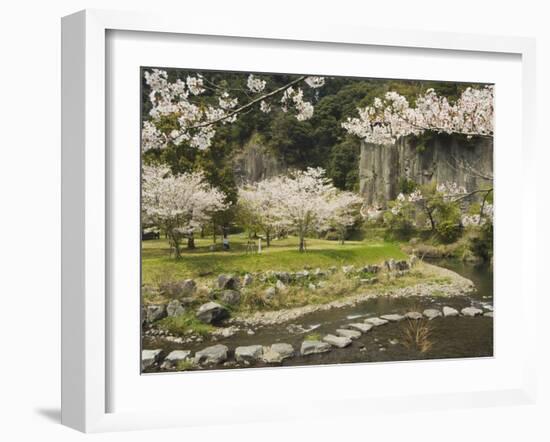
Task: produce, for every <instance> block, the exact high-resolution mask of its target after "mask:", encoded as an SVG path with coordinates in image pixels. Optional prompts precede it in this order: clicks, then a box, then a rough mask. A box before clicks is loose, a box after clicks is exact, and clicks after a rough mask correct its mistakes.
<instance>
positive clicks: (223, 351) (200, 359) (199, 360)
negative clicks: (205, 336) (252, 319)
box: [195, 344, 229, 364]
mask: <svg viewBox="0 0 550 442" xmlns="http://www.w3.org/2000/svg"><path fill="white" fill-rule="evenodd" d="M228 351H229V349H228V348H227V347H226V346H225V345H222V344H217V345H212V346H211V347H206V348H205V349H203V350H201V351H198V352H196V353H195V364H221V363H222V362H225V361H227V352H228Z"/></svg>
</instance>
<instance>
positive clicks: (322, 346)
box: [300, 341, 331, 356]
mask: <svg viewBox="0 0 550 442" xmlns="http://www.w3.org/2000/svg"><path fill="white" fill-rule="evenodd" d="M330 349H331V346H330V344H328V343H326V342H321V341H304V342H302V347H301V348H300V354H301V355H302V356H307V355H313V354H317V353H326V352H327V351H330Z"/></svg>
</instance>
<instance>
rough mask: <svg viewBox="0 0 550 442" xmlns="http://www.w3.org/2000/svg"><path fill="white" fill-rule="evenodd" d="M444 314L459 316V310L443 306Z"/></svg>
mask: <svg viewBox="0 0 550 442" xmlns="http://www.w3.org/2000/svg"><path fill="white" fill-rule="evenodd" d="M443 316H458V310H457V309H455V308H452V307H447V306H445V307H443Z"/></svg>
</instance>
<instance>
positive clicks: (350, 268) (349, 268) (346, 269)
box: [342, 266, 355, 275]
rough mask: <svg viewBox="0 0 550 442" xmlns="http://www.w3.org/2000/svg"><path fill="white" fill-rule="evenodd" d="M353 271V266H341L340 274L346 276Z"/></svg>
mask: <svg viewBox="0 0 550 442" xmlns="http://www.w3.org/2000/svg"><path fill="white" fill-rule="evenodd" d="M353 271H355V266H342V272H344V274H346V275H347V274H348V273H351V272H353Z"/></svg>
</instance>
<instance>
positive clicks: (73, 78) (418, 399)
mask: <svg viewBox="0 0 550 442" xmlns="http://www.w3.org/2000/svg"><path fill="white" fill-rule="evenodd" d="M109 31H140V32H154V33H162V34H179V35H206V36H218V37H238V38H248V39H272V40H274V41H285V42H287V43H289V42H290V43H292V42H293V41H295V42H304V41H305V42H324V43H337V44H341V45H368V46H377V47H380V48H395V47H398V48H403V50H407V49H414V48H423V49H429V50H441V51H469V52H475V53H477V54H480V55H481V56H482V55H483V53H497V54H514V55H516V56H519V57H521V74H522V91H521V92H522V108H523V109H522V119H521V130H522V136H521V151H520V155H521V160H522V164H523V166H522V167H523V172H524V176H525V179H524V181H523V183H522V190H521V198H522V207H523V210H522V212H521V215H520V217H521V222H522V226H521V239H522V242H521V244H522V246H521V252H520V253H521V256H520V258H519V259H520V262H521V292H522V296H521V305H522V306H523V307H525V306H527V305H530V304H535V302H536V294H537V291H536V286H535V276H534V272H535V269H534V268H530V267H529V266H528V265H527V262H526V259H525V257H526V256H528V255H535V252H534V251H533V248H534V247H535V244H536V238H535V229H534V228H533V226H534V223H535V213H534V207H535V201H536V200H535V193H534V192H527V191H526V190H524V189H527V188H534V187H535V186H530V185H529V180H534V176H533V175H534V174H531V175H529V171H530V170H533V169H532V168H533V167H534V165H533V163H534V155H535V139H534V133H535V131H534V128H533V126H534V121H535V118H534V108H535V43H534V40H532V39H526V38H517V37H491V36H478V35H464V34H451V33H427V32H417V31H403V30H396V31H391V32H390V31H388V30H376V29H369V28H349V27H346V26H343V25H341V26H338V25H331V26H317V25H305V26H301V27H300V28H299V29H281V28H279V27H278V26H276V25H269V24H265V23H262V25H261V27H260V26H259V25H255V24H254V23H245V22H239V21H238V20H237V21H236V20H232V21H231V22H217V21H212V20H206V19H201V18H200V16H198V17H196V18H195V19H194V20H193V21H192V22H188V23H185V24H184V25H182V24H181V22H180V20H179V19H178V18H177V17H170V16H169V15H168V14H167V15H162V16H155V15H151V14H144V13H122V12H112V11H99V10H91V11H90V10H86V11H81V12H78V13H76V14H73V15H70V16H67V17H65V18H63V21H62V55H63V59H62V122H63V128H62V423H63V424H65V425H67V426H70V427H72V428H75V429H78V430H80V431H85V432H99V431H111V430H123V429H139V428H157V427H168V426H186V425H207V424H208V422H209V418H211V416H210V417H209V416H206V415H204V414H201V412H200V408H197V413H196V414H192V415H191V414H189V413H185V412H184V411H182V410H178V409H174V410H172V411H171V412H168V413H167V412H166V410H163V411H162V412H155V411H153V410H151V411H149V412H148V411H134V412H109V411H108V410H109V406H108V394H109V391H110V389H111V388H112V387H113V386H112V385H110V381H109V376H108V375H107V372H108V366H109V358H110V357H111V356H112V355H110V354H109V344H108V339H107V332H108V330H107V328H108V326H109V316H110V312H109V303H108V299H107V292H106V288H107V285H108V269H107V266H108V256H107V255H108V253H107V249H108V247H107V244H108V242H109V241H110V240H111V238H110V237H109V230H108V229H107V227H106V226H107V219H108V216H109V212H108V207H109V194H108V191H109V188H108V185H107V179H108V176H107V173H106V171H107V168H108V164H107V162H108V155H107V152H106V146H107V144H106V143H107V141H106V140H107V134H106V119H107V118H108V117H109V115H107V106H106V101H107V100H106V94H107V93H108V88H107V84H106V75H105V72H106V63H107V60H106V56H107V50H106V35H107V32H109ZM497 250H498V249H497ZM497 253H499V252H497ZM500 253H503V252H500ZM497 256H498V255H497ZM535 327H536V322H535V321H531V322H530V323H529V324H525V326H524V327H523V329H522V333H523V336H525V337H528V336H531V337H532V336H534V333H535ZM524 342H525V346H526V347H527V348H526V352H525V353H524V354H523V355H522V356H518V357H524V358H525V360H522V361H521V362H522V364H524V367H525V372H524V375H523V376H522V382H521V385H519V386H518V385H516V384H511V385H510V386H505V388H502V389H492V390H487V391H483V390H480V389H478V390H475V391H464V392H462V393H454V394H450V393H444V392H443V393H441V394H436V393H430V394H426V395H416V396H409V397H406V396H396V395H388V396H382V397H378V398H377V400H376V403H374V402H373V401H369V400H365V401H360V400H357V398H348V397H344V396H342V397H340V398H338V397H329V398H327V399H326V400H325V401H324V402H326V401H332V402H333V403H336V402H337V403H338V405H339V407H338V408H339V410H340V411H339V412H340V413H341V414H360V415H364V414H368V413H370V412H372V411H374V410H377V411H380V410H385V411H389V412H392V411H393V412H395V411H399V410H403V409H407V408H408V407H411V406H414V407H415V408H416V409H418V408H423V409H432V408H433V409H436V408H439V409H441V408H455V407H458V408H460V407H468V406H471V405H472V404H474V405H476V406H484V405H498V404H502V403H532V401H533V400H534V397H535V391H536V383H535V366H536V360H535V356H534V354H535V353H534V348H532V347H533V346H534V344H529V343H528V342H535V340H534V339H531V340H525V341H524ZM413 365H414V363H409V366H411V367H412V366H413ZM336 369H337V367H336ZM275 371H276V370H271V373H274V372H275ZM207 375H209V374H208V373H205V374H201V376H207ZM225 376H227V375H225ZM238 376H240V377H241V378H242V377H243V376H246V371H245V373H239V374H238ZM233 400H234V401H237V402H238V399H236V398H235V397H233ZM240 406H241V408H242V409H243V410H246V409H247V407H248V410H249V411H250V412H249V413H248V414H246V413H243V414H242V415H243V416H244V417H243V418H242V419H241V421H251V422H252V421H261V420H266V419H270V420H272V419H285V418H287V417H297V416H298V417H322V416H323V415H324V413H326V411H323V407H315V406H314V407H312V408H310V409H307V410H305V409H302V408H299V407H293V406H292V404H289V406H288V408H287V409H281V408H280V407H275V406H274V407H267V406H266V407H265V408H264V409H262V410H258V409H255V407H254V405H248V406H247V405H246V404H240ZM325 408H326V407H325ZM333 411H334V410H333ZM224 417H225V421H226V422H236V421H237V418H236V417H235V416H234V415H231V413H229V414H226V415H225V416H224V415H223V414H220V415H219V416H217V421H218V422H220V421H223V420H224Z"/></svg>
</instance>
